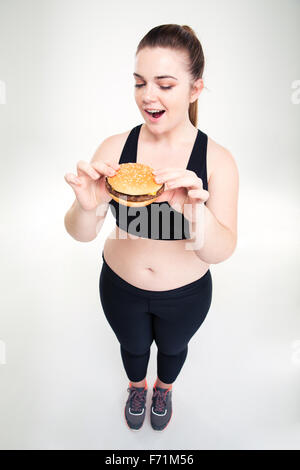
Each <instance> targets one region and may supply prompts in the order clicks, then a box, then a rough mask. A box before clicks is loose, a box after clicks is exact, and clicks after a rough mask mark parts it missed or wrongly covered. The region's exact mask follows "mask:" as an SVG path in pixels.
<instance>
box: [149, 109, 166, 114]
mask: <svg viewBox="0 0 300 470" xmlns="http://www.w3.org/2000/svg"><path fill="white" fill-rule="evenodd" d="M146 111H148V113H159V111H164V110H163V109H146Z"/></svg>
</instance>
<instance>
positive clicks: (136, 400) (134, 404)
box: [127, 387, 146, 412]
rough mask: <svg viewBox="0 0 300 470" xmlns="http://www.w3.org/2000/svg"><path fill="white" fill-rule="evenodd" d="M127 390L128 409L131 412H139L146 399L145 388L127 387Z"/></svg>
mask: <svg viewBox="0 0 300 470" xmlns="http://www.w3.org/2000/svg"><path fill="white" fill-rule="evenodd" d="M127 390H128V392H130V398H129V399H130V409H131V410H132V411H133V412H141V411H142V409H143V407H144V404H145V400H146V397H145V391H146V390H137V389H136V388H134V387H129V388H128V389H127Z"/></svg>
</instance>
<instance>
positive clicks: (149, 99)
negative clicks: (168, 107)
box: [142, 85, 156, 105]
mask: <svg viewBox="0 0 300 470" xmlns="http://www.w3.org/2000/svg"><path fill="white" fill-rule="evenodd" d="M142 89H143V94H142V100H143V103H144V105H147V104H150V103H155V102H156V94H155V89H154V87H153V86H151V85H148V86H147V85H145V86H143V87H142Z"/></svg>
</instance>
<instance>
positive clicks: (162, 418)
mask: <svg viewBox="0 0 300 470" xmlns="http://www.w3.org/2000/svg"><path fill="white" fill-rule="evenodd" d="M156 382H157V381H156ZM156 382H155V384H154V386H153V396H152V406H151V415H150V421H151V426H152V428H153V429H154V430H155V431H162V430H163V429H165V428H166V427H167V425H168V424H169V422H170V419H171V417H172V386H171V387H170V388H168V389H166V388H160V387H156Z"/></svg>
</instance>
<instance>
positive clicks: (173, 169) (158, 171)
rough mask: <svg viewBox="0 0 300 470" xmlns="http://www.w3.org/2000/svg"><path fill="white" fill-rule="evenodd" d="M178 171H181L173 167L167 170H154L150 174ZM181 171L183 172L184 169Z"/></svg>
mask: <svg viewBox="0 0 300 470" xmlns="http://www.w3.org/2000/svg"><path fill="white" fill-rule="evenodd" d="M178 170H181V169H180V168H174V167H172V168H170V167H168V168H155V169H154V170H153V171H152V173H153V174H154V175H158V174H161V173H166V172H169V171H178ZM183 171H185V169H184V170H183Z"/></svg>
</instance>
